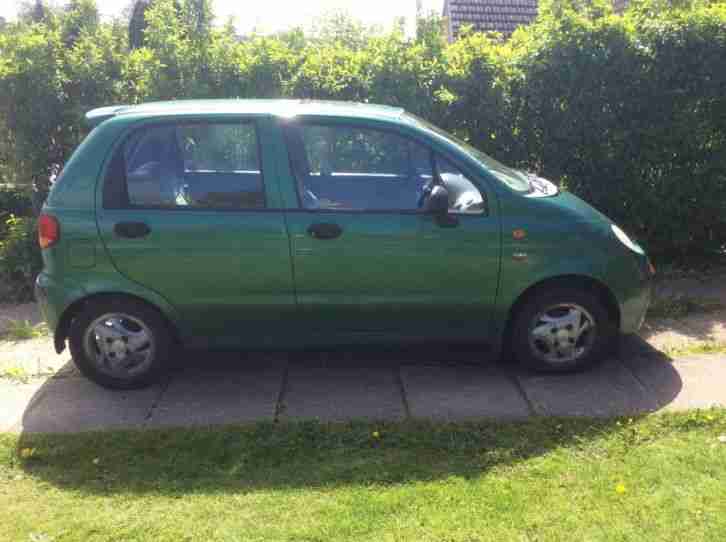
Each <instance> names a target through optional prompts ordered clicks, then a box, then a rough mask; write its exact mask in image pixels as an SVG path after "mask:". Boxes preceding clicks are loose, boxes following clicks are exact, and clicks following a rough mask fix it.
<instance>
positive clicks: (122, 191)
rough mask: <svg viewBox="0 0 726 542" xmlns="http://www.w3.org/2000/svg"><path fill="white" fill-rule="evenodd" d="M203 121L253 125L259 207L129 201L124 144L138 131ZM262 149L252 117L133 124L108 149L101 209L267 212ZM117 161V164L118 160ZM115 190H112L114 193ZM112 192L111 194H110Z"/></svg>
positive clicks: (204, 122)
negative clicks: (258, 177)
mask: <svg viewBox="0 0 726 542" xmlns="http://www.w3.org/2000/svg"><path fill="white" fill-rule="evenodd" d="M202 124H206V125H209V124H222V125H234V126H240V125H245V124H250V125H252V127H253V129H254V132H255V144H256V145H257V160H258V165H259V169H260V183H261V185H262V206H261V207H211V206H209V207H208V206H205V207H198V206H192V205H134V204H132V203H131V201H130V198H129V193H128V182H127V178H126V173H127V172H126V160H125V157H124V152H125V148H126V144H127V143H128V141H129V140H130V139H131V138H133V137H134V136H135V135H136V134H137V133H138V132H139V131H141V130H153V129H155V128H160V127H169V126H170V125H172V126H174V127H176V126H179V125H186V126H189V125H202ZM262 152H263V148H262V143H261V141H260V126H259V123H258V122H257V119H255V118H249V117H241V118H235V119H230V118H226V119H200V118H190V119H183V118H175V119H169V120H163V121H159V120H157V121H152V122H145V123H142V124H141V125H138V126H134V127H132V128H131V129H130V130H128V131H127V132H126V133H125V134H124V135H123V136H121V138H120V141H119V142H118V143H117V144H116V145H115V146H114V148H113V150H112V151H111V155H110V160H109V161H108V166H107V167H106V171H105V172H104V175H103V186H102V190H101V206H102V208H103V210H114V211H118V210H133V211H144V210H151V211H172V212H177V211H183V212H194V211H196V212H207V211H215V212H216V211H223V212H232V213H239V212H260V211H269V210H273V209H270V208H269V207H268V206H267V205H268V197H267V183H266V182H265V171H264V160H263V155H262ZM119 162H120V163H119ZM201 174H202V175H215V174H225V175H226V174H228V173H226V172H225V173H218V172H210V173H201ZM114 191H115V193H114ZM109 192H111V193H109Z"/></svg>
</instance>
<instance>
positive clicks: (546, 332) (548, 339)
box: [529, 303, 596, 364]
mask: <svg viewBox="0 0 726 542" xmlns="http://www.w3.org/2000/svg"><path fill="white" fill-rule="evenodd" d="M595 332H596V326H595V319H594V318H593V317H592V316H591V315H590V313H589V312H587V311H586V310H585V309H584V308H583V307H581V306H579V305H575V304H571V303H563V304H560V305H553V306H551V307H548V308H547V309H545V310H544V311H542V312H541V313H540V314H539V315H537V316H536V317H535V318H534V320H533V321H532V326H531V327H530V332H529V346H530V348H531V349H532V353H534V355H535V356H537V357H538V358H540V359H542V360H544V361H546V362H547V363H553V364H557V363H568V362H572V361H575V360H577V359H579V358H581V357H583V356H584V355H585V354H587V352H589V350H590V348H592V345H593V343H594V342H595Z"/></svg>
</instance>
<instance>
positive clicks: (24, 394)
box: [0, 380, 43, 431]
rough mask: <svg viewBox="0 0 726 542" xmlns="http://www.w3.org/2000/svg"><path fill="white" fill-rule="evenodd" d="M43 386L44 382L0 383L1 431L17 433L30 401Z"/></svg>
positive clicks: (4, 381)
mask: <svg viewBox="0 0 726 542" xmlns="http://www.w3.org/2000/svg"><path fill="white" fill-rule="evenodd" d="M42 386H43V381H42V380H40V381H36V382H29V383H27V384H24V383H19V382H12V381H10V380H2V381H0V401H1V402H2V408H0V431H15V430H17V429H18V427H19V425H20V422H21V420H22V419H23V413H24V412H25V409H26V408H28V405H29V404H30V401H32V399H33V397H34V396H35V394H36V393H38V390H39V389H40V388H41V387H42Z"/></svg>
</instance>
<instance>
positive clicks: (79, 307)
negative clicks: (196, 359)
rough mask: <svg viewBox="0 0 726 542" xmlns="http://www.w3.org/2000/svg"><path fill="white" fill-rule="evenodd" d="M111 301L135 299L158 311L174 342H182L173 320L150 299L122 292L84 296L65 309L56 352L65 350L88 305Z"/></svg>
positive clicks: (57, 335) (57, 330) (58, 327)
mask: <svg viewBox="0 0 726 542" xmlns="http://www.w3.org/2000/svg"><path fill="white" fill-rule="evenodd" d="M104 298H105V299H109V298H125V299H133V300H134V301H137V302H139V303H143V304H144V305H146V306H147V307H149V308H151V309H152V310H154V311H156V312H157V313H158V314H159V316H161V318H162V319H163V320H164V322H166V325H167V327H168V328H169V332H170V333H171V336H172V338H173V340H174V342H176V343H179V341H180V335H179V329H178V328H177V326H176V324H175V323H174V322H173V321H172V319H171V318H169V316H168V315H167V314H166V313H165V312H164V311H163V310H162V309H161V308H160V307H159V306H158V305H156V304H154V303H152V302H150V301H149V300H148V299H144V298H143V297H141V296H138V295H134V294H129V293H125V292H124V293H121V292H98V293H94V294H90V295H87V296H84V297H82V298H80V299H77V300H75V301H74V302H73V303H71V304H70V305H68V307H66V308H65V310H64V311H63V313H62V314H61V317H60V319H59V320H58V325H57V326H56V329H55V334H54V337H53V343H54V346H55V351H56V352H57V353H58V354H60V353H61V352H63V350H64V349H65V344H66V339H68V334H69V332H70V328H71V323H72V322H73V319H74V318H75V317H76V316H78V315H79V314H80V313H81V312H82V311H83V310H84V308H85V307H86V306H87V305H88V303H92V302H95V301H98V300H102V299H104Z"/></svg>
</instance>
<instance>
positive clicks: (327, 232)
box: [308, 222, 343, 239]
mask: <svg viewBox="0 0 726 542" xmlns="http://www.w3.org/2000/svg"><path fill="white" fill-rule="evenodd" d="M341 233H343V228H341V227H340V226H339V225H338V224H332V223H329V222H323V223H318V224H311V225H310V226H308V235H310V237H312V238H314V239H335V238H336V237H340V234H341Z"/></svg>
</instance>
